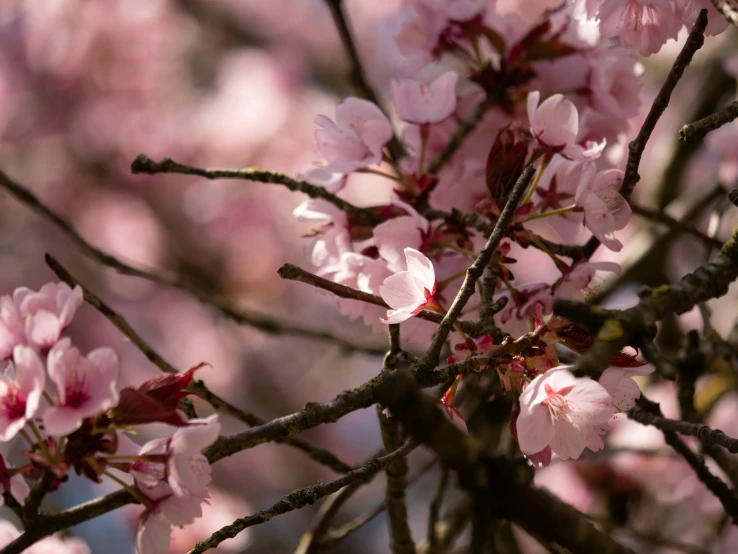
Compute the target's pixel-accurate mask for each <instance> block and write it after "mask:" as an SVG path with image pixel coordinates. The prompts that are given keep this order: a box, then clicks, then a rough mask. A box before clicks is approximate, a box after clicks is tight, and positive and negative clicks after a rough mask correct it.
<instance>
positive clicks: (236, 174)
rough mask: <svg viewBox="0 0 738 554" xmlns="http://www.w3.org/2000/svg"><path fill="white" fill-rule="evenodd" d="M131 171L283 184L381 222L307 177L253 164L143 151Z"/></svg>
mask: <svg viewBox="0 0 738 554" xmlns="http://www.w3.org/2000/svg"><path fill="white" fill-rule="evenodd" d="M131 172H132V173H135V174H141V173H146V174H148V175H156V174H158V173H179V174H182V175H197V176H198V177H204V178H205V179H243V180H245V181H257V182H259V183H267V184H276V185H283V186H285V187H287V188H288V189H289V190H291V191H293V192H302V193H304V194H307V195H308V196H309V197H310V198H318V199H320V200H325V201H326V202H330V203H331V204H333V205H334V206H336V207H337V208H338V209H339V210H341V211H343V212H346V213H350V214H354V215H356V216H358V217H360V218H363V219H364V220H365V221H366V222H367V223H370V224H377V223H381V218H380V217H379V216H377V215H376V214H374V213H372V212H370V211H369V210H365V209H363V208H359V207H357V206H354V205H353V204H351V203H350V202H347V201H346V200H344V199H343V198H339V197H338V196H336V195H335V194H333V193H330V192H328V191H327V190H326V189H325V187H321V186H318V185H312V184H310V183H308V182H307V181H302V180H299V179H293V178H291V177H288V176H287V175H284V174H283V173H277V172H275V171H265V170H263V169H258V168H255V167H250V168H247V169H208V168H203V167H195V166H191V165H186V164H181V163H179V162H175V161H174V160H173V159H171V158H164V159H162V160H161V161H159V162H155V161H154V160H152V159H151V158H149V157H148V156H146V154H139V155H138V156H137V157H136V159H135V160H133V163H132V164H131Z"/></svg>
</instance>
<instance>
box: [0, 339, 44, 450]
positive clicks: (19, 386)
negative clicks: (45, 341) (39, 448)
mask: <svg viewBox="0 0 738 554" xmlns="http://www.w3.org/2000/svg"><path fill="white" fill-rule="evenodd" d="M13 360H14V362H15V364H13V362H8V367H7V368H6V369H5V373H4V374H3V376H2V377H0V441H9V440H10V439H12V438H13V437H14V436H15V435H16V434H17V433H18V431H20V430H21V429H23V427H25V425H26V422H27V421H28V420H29V419H31V418H32V417H33V416H34V415H35V413H36V411H37V410H38V405H39V402H40V400H41V394H42V393H43V391H44V384H45V382H46V372H45V370H44V366H43V363H42V362H41V360H40V359H39V357H38V355H37V354H36V353H35V352H34V351H33V350H32V349H30V348H28V347H26V346H16V347H15V349H14V350H13Z"/></svg>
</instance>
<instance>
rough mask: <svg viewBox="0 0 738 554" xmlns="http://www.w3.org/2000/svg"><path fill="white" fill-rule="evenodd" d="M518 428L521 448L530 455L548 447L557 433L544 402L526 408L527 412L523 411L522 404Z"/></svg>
mask: <svg viewBox="0 0 738 554" xmlns="http://www.w3.org/2000/svg"><path fill="white" fill-rule="evenodd" d="M521 404H522V396H521ZM516 429H517V433H518V444H519V445H520V450H521V451H522V452H523V453H524V454H528V455H531V454H536V453H538V452H540V451H541V450H543V449H544V448H546V446H548V445H549V444H550V443H551V441H552V440H553V438H554V436H555V434H556V430H555V428H554V426H553V424H552V423H551V417H550V415H549V413H548V408H547V407H546V406H543V405H542V404H538V405H536V406H533V408H532V409H530V410H526V412H525V413H523V411H522V406H521V412H520V415H519V416H518V421H517V423H516Z"/></svg>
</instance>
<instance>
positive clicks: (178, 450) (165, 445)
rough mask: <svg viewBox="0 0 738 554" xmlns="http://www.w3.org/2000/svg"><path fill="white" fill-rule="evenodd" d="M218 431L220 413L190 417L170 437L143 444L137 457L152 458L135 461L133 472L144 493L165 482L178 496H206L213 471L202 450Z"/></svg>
mask: <svg viewBox="0 0 738 554" xmlns="http://www.w3.org/2000/svg"><path fill="white" fill-rule="evenodd" d="M219 433H220V423H219V422H218V416H217V415H212V416H210V417H208V418H205V419H191V420H190V421H189V425H187V426H186V427H180V428H178V429H177V430H176V431H175V432H174V434H173V435H172V436H171V437H169V438H168V439H154V440H153V441H149V442H147V443H146V444H145V445H143V446H142V447H141V450H140V452H139V453H138V456H151V457H152V460H150V461H149V460H136V461H135V462H133V463H131V466H130V472H131V474H132V475H133V477H134V478H135V479H136V483H137V484H138V485H139V487H140V488H142V490H144V492H146V490H151V489H155V488H157V487H159V486H160V485H162V484H166V485H167V486H168V487H169V489H168V491H170V492H171V494H174V495H175V496H190V495H195V496H199V497H205V496H207V486H208V485H209V484H210V471H211V470H210V464H209V463H208V460H207V458H205V456H203V455H202V450H203V449H204V448H205V447H207V446H210V445H211V444H213V442H215V440H216V439H217V438H218V434H219ZM157 458H162V459H163V460H162V461H157ZM164 460H165V461H164Z"/></svg>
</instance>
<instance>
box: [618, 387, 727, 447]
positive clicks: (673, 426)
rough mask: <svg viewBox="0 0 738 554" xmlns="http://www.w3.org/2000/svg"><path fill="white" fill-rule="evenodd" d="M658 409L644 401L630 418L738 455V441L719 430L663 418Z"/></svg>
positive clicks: (633, 411)
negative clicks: (720, 447) (694, 438)
mask: <svg viewBox="0 0 738 554" xmlns="http://www.w3.org/2000/svg"><path fill="white" fill-rule="evenodd" d="M654 406H655V408H654ZM656 408H658V405H656V404H654V403H653V402H651V401H650V400H645V399H644V400H643V401H641V402H640V403H639V404H638V405H636V406H634V407H633V408H632V409H631V410H630V411H629V412H628V417H629V418H631V419H633V420H635V421H637V422H638V423H642V424H643V425H651V426H653V427H656V428H657V429H660V430H662V431H664V432H665V433H678V434H680V435H685V436H689V437H697V439H699V441H700V442H702V443H704V444H706V445H709V446H712V445H717V446H722V447H723V448H725V449H726V450H727V451H728V452H730V453H732V454H736V453H738V439H734V438H732V437H729V436H728V435H726V434H725V433H723V432H722V431H720V430H719V429H711V428H710V427H708V426H707V425H702V424H700V423H690V422H688V421H680V420H675V419H668V418H666V417H664V416H662V415H661V414H660V411H659V412H657V411H656Z"/></svg>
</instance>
